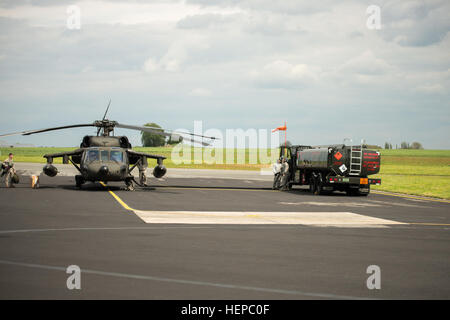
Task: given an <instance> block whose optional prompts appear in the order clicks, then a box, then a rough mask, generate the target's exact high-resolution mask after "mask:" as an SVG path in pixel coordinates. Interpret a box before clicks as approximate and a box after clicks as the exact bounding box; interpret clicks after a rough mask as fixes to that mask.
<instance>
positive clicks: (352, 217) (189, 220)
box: [134, 210, 405, 227]
mask: <svg viewBox="0 0 450 320" xmlns="http://www.w3.org/2000/svg"><path fill="white" fill-rule="evenodd" d="M134 213H135V214H136V215H137V216H138V217H139V218H141V219H142V220H143V221H144V222H146V223H183V224H296V225H309V226H336V227H382V226H387V225H400V224H405V223H402V222H397V221H392V220H386V219H380V218H375V217H370V216H364V215H361V214H356V213H352V212H262V211H258V212H248V211H143V210H134Z"/></svg>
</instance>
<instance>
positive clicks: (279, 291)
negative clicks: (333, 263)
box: [0, 260, 371, 300]
mask: <svg viewBox="0 0 450 320" xmlns="http://www.w3.org/2000/svg"><path fill="white" fill-rule="evenodd" d="M0 264H2V265H10V266H16V267H26V268H35V269H44V270H54V271H63V272H66V267H57V266H48V265H42V264H35V263H23V262H15V261H7V260H0ZM81 272H82V273H83V274H93V275H99V276H107V277H116V278H127V279H135V280H147V281H159V282H169V283H176V284H184V285H186V284H187V285H196V286H206V287H216V288H221V289H235V290H247V291H256V292H266V293H275V294H286V295H297V296H309V297H315V298H326V299H346V300H347V299H351V300H359V299H371V298H363V297H352V296H344V295H335V294H328V293H315V292H305V291H299V290H285V289H276V288H262V287H253V286H245V285H234V284H228V283H217V282H207V281H196V280H184V279H173V278H164V277H155V276H147V275H137V274H129V273H119V272H107V271H100V270H89V269H84V268H82V269H81Z"/></svg>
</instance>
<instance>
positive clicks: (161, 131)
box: [115, 123, 171, 137]
mask: <svg viewBox="0 0 450 320" xmlns="http://www.w3.org/2000/svg"><path fill="white" fill-rule="evenodd" d="M115 127H117V128H122V129H131V130H137V131H145V132H149V133H154V134H158V135H160V136H164V137H169V136H171V134H170V133H167V132H164V129H162V128H156V127H145V126H132V125H129V124H121V123H116V124H115Z"/></svg>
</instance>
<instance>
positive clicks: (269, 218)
mask: <svg viewBox="0 0 450 320" xmlns="http://www.w3.org/2000/svg"><path fill="white" fill-rule="evenodd" d="M100 183H101V185H102V186H103V187H105V188H106V189H107V191H108V192H109V194H111V195H112V196H113V197H114V199H115V200H116V201H117V202H118V203H119V204H120V205H121V206H122V207H123V208H124V209H125V210H128V211H133V212H134V213H135V214H136V215H137V216H138V217H139V218H141V219H142V220H143V221H144V222H146V223H188V224H297V225H312V226H333V227H383V226H387V225H405V224H410V225H414V224H415V225H429V226H448V225H449V224H442V223H428V222H427V223H425V222H424V223H421V222H417V223H414V222H398V221H393V220H386V219H380V218H374V217H370V216H364V215H360V214H356V213H351V212H250V211H245V212H239V211H225V212H219V211H211V212H206V211H145V210H136V209H133V208H131V207H130V206H128V205H127V204H126V203H125V202H124V201H123V200H122V199H121V198H120V197H119V196H118V195H116V194H115V193H114V192H113V191H111V190H109V188H108V186H107V185H106V184H104V183H103V182H100ZM220 190H224V189H220ZM233 190H235V189H233ZM267 191H272V190H267ZM168 214H169V215H170V214H171V215H172V217H168V216H167V215H168ZM271 214H272V215H271ZM274 214H275V216H273V215H274ZM277 214H278V215H287V217H279V216H278V217H277V216H276V215H277ZM290 214H291V215H292V214H297V215H298V214H300V216H298V217H289V215H290ZM305 214H307V215H308V214H309V215H310V216H314V217H313V218H315V219H316V220H313V219H311V217H309V218H306V219H305ZM319 214H331V215H333V214H344V215H345V214H350V215H354V216H359V217H362V219H361V218H358V219H353V221H348V220H347V221H346V220H345V219H344V220H342V218H344V215H341V216H338V217H333V216H330V217H329V219H327V218H324V219H323V220H320V218H318V217H317V215H319ZM173 215H178V218H180V219H179V220H174V219H173ZM186 215H188V216H197V218H198V219H197V220H195V219H186ZM302 215H303V218H302ZM183 216H184V217H183ZM208 216H209V217H210V218H215V220H211V219H209V220H207V219H205V217H208ZM202 218H203V219H202ZM217 218H222V221H220V220H217ZM224 218H225V219H226V221H223V219H224ZM229 218H233V219H236V218H237V219H239V221H237V220H230V219H229ZM347 218H348V216H347ZM364 218H365V219H364ZM317 219H319V220H320V221H319V220H317ZM255 220H257V221H255ZM350 220H352V219H350Z"/></svg>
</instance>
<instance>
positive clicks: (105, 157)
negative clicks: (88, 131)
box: [100, 150, 109, 161]
mask: <svg viewBox="0 0 450 320" xmlns="http://www.w3.org/2000/svg"><path fill="white" fill-rule="evenodd" d="M100 157H101V159H102V161H108V160H109V154H108V150H102V151H100Z"/></svg>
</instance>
